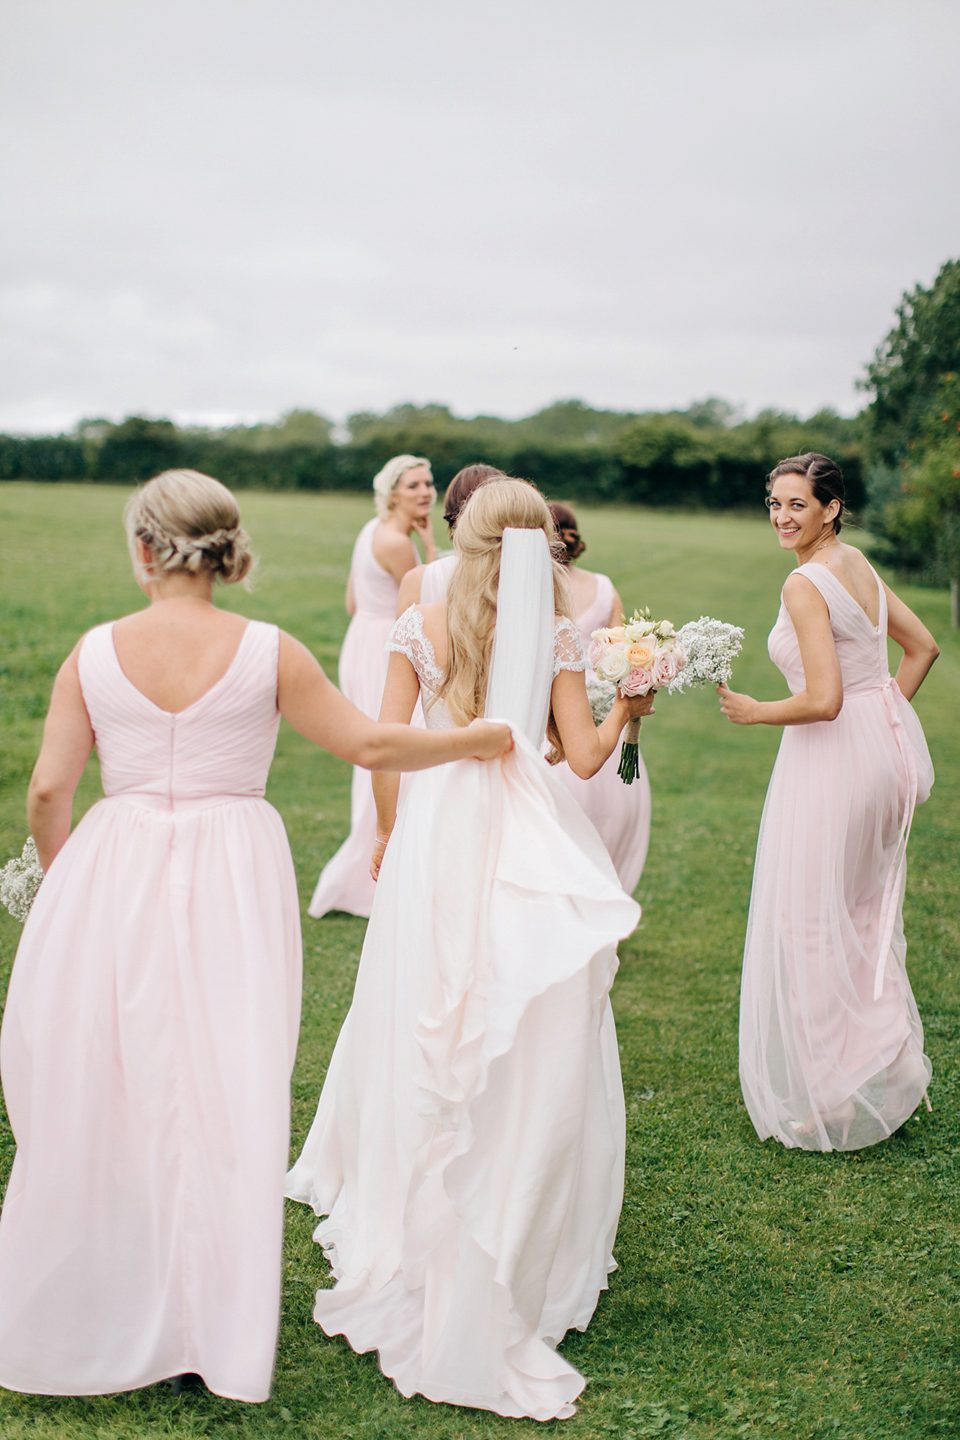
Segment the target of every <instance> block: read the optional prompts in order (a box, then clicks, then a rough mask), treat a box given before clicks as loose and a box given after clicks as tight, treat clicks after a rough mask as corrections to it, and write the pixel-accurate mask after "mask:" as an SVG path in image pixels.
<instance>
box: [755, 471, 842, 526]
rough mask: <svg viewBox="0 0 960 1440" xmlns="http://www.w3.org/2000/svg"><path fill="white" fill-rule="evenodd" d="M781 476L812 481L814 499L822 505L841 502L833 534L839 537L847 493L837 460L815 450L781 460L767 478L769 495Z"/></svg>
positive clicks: (834, 522)
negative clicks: (794, 476) (801, 476)
mask: <svg viewBox="0 0 960 1440" xmlns="http://www.w3.org/2000/svg"><path fill="white" fill-rule="evenodd" d="M781 475H803V476H804V478H805V479H807V480H809V481H810V488H811V489H812V491H813V494H814V498H815V499H816V500H819V501H820V504H821V505H829V504H830V501H831V500H839V502H840V509H839V510H838V511H837V514H836V516H835V518H834V521H833V533H834V534H835V535H839V534H840V528H841V526H842V524H843V517H844V515H845V514H846V509H845V506H844V497H845V494H846V492H845V490H844V485H843V474H842V473H841V470H840V466H839V465H838V464H837V462H836V460H831V459H830V457H829V456H828V455H818V454H817V453H816V451H815V450H809V451H808V452H807V454H806V455H791V456H789V457H788V458H787V459H786V460H781V461H780V463H779V465H775V466H774V467H773V469H772V470H771V471H770V474H769V475H768V476H767V494H768V495H769V494H770V490H771V488H772V486H773V482H774V480H779V478H780V476H781Z"/></svg>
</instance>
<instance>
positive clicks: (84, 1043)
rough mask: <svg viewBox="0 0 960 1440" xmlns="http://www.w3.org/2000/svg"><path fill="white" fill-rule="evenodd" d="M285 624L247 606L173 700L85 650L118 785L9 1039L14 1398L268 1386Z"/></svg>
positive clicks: (0, 1357)
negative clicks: (180, 1379)
mask: <svg viewBox="0 0 960 1440" xmlns="http://www.w3.org/2000/svg"><path fill="white" fill-rule="evenodd" d="M278 635H279V632H278V631H277V629H276V627H275V626H272V625H264V624H259V623H257V622H250V623H249V624H248V625H247V628H246V630H245V631H244V633H243V637H242V640H241V642H240V646H239V649H238V651H237V654H236V656H235V658H234V660H233V663H232V664H231V666H230V668H229V670H228V671H227V673H226V674H225V675H224V676H223V678H222V679H221V680H220V681H219V682H218V683H217V684H216V685H214V686H213V688H212V689H211V690H209V691H208V692H207V693H206V694H205V695H204V696H202V697H201V699H199V700H198V701H196V703H195V704H193V705H190V706H189V707H188V708H187V709H186V710H183V711H181V712H180V713H179V714H169V713H168V712H166V711H164V710H161V709H159V708H158V707H157V706H156V705H154V704H153V703H152V701H150V700H148V699H147V698H146V696H144V695H143V694H142V693H141V692H140V691H139V690H137V689H136V688H135V687H134V686H133V685H132V684H131V682H130V681H129V680H127V678H126V676H125V675H124V673H123V671H122V670H121V668H120V664H119V661H118V659H117V655H116V651H115V649H114V645H113V626H112V625H102V626H100V627H98V628H97V629H95V630H92V631H91V632H90V634H88V635H87V637H86V639H85V640H84V642H83V645H82V648H81V650H80V661H79V668H80V683H81V687H82V691H83V698H84V702H85V704H86V707H87V711H88V713H89V715H90V720H91V723H92V725H93V730H94V734H95V737H96V744H97V751H98V754H99V757H100V769H101V776H102V781H103V789H104V792H105V795H106V798H105V799H103V800H101V801H99V803H98V804H96V805H94V806H93V808H92V809H91V810H89V811H88V812H87V814H86V815H85V816H84V817H83V819H82V820H81V821H80V823H79V825H77V827H76V829H75V830H74V831H73V833H72V835H71V836H70V838H69V839H68V841H67V843H66V844H65V845H64V847H63V849H62V850H61V851H60V853H59V854H58V856H57V858H56V859H55V860H54V862H53V864H52V865H51V867H50V869H49V872H48V873H47V875H46V877H45V879H44V881H43V884H42V885H41V887H40V891H39V893H38V895H37V898H36V900H35V902H34V905H33V909H32V910H31V912H30V916H29V918H28V920H27V923H26V925H25V927H24V931H23V938H22V941H21V944H20V948H19V951H18V953H17V958H16V962H15V964H14V968H13V975H12V978H11V981H10V989H9V994H8V998H7V1006H6V1012H5V1015H4V1020H3V1032H2V1040H0V1064H2V1072H3V1088H4V1094H5V1097H6V1102H7V1108H8V1111H9V1114H10V1122H11V1125H12V1127H13V1132H14V1135H15V1138H16V1142H17V1154H16V1159H15V1161H14V1166H13V1173H12V1175H11V1177H10V1183H9V1186H8V1188H7V1194H6V1199H5V1201H4V1206H3V1214H2V1218H0V1385H3V1386H5V1387H6V1388H7V1389H11V1390H22V1391H27V1392H30V1393H33V1394H53V1395H92V1394H104V1393H110V1392H113V1391H118V1390H130V1389H133V1388H135V1387H137V1386H141V1385H149V1384H152V1383H153V1382H155V1381H158V1380H162V1379H164V1378H165V1377H167V1376H172V1375H177V1374H181V1373H183V1372H189V1371H193V1372H196V1373H199V1374H200V1375H202V1377H203V1379H204V1380H205V1381H206V1383H207V1385H208V1386H209V1388H210V1389H211V1390H213V1391H215V1392H216V1393H217V1394H219V1395H224V1396H228V1397H230V1398H232V1399H235V1400H247V1401H261V1400H265V1399H266V1398H267V1396H268V1394H269V1391H270V1378H271V1372H272V1369H273V1360H274V1352H275V1348H276V1339H277V1329H278V1324H279V1313H280V1282H281V1247H282V1237H283V1201H282V1195H283V1185H284V1172H285V1169H286V1164H287V1153H288V1143H289V1083H290V1071H291V1068H292V1065H293V1059H294V1053H295V1049H296V1043H297V1031H298V1025H299V1014H300V969H301V951H300V919H299V906H298V902H297V890H296V883H295V879H294V872H293V864H292V860H291V856H290V849H289V846H288V843H287V837H286V834H285V831H284V828H283V823H282V821H281V819H280V817H279V815H278V814H277V812H276V811H275V810H274V809H273V808H272V806H270V805H268V804H267V803H266V801H265V800H264V798H263V796H264V785H265V782H266V778H267V771H268V770H269V767H270V761H271V758H272V756H273V749H274V744H275V741H276V735H277V726H278V724H279V714H278V711H277V660H278V646H279V641H278Z"/></svg>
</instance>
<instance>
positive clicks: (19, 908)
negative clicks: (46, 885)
mask: <svg viewBox="0 0 960 1440" xmlns="http://www.w3.org/2000/svg"><path fill="white" fill-rule="evenodd" d="M42 879H43V870H42V869H41V868H40V858H39V856H38V855H37V847H36V845H35V844H34V843H33V836H32V835H31V836H30V837H29V839H28V840H27V843H26V845H24V847H23V854H22V855H21V856H20V858H19V860H16V859H15V860H8V861H7V863H6V865H4V867H3V869H2V870H0V902H2V903H3V904H4V905H6V907H7V909H8V910H9V911H10V914H11V915H12V916H13V917H14V919H15V920H26V918H27V916H28V915H29V914H30V906H31V905H32V904H33V897H34V896H35V895H36V893H37V891H38V890H39V889H40V881H41V880H42Z"/></svg>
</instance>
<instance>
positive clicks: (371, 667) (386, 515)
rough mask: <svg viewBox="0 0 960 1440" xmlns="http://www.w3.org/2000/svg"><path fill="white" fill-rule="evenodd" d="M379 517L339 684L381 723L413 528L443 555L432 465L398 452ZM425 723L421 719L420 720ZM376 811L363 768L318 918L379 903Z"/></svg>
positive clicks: (350, 599)
mask: <svg viewBox="0 0 960 1440" xmlns="http://www.w3.org/2000/svg"><path fill="white" fill-rule="evenodd" d="M373 488H374V495H375V498H376V502H377V514H376V515H375V516H374V518H373V519H372V520H368V521H367V523H366V525H364V527H363V529H362V530H361V531H360V534H359V535H358V536H357V540H356V544H355V545H354V547H353V556H352V558H351V561H350V576H349V579H348V581H347V611H348V613H349V614H350V617H351V618H350V624H349V625H348V626H347V633H346V635H345V636H344V640H343V647H342V649H341V651H340V670H339V680H340V689H341V690H342V691H343V694H344V695H346V697H347V699H348V700H349V701H350V702H351V703H352V704H353V705H356V707H357V709H358V710H362V711H363V713H364V715H369V716H370V718H371V719H372V720H375V719H376V718H377V716H378V714H379V713H380V700H381V698H382V696H383V687H384V684H385V683H386V679H387V662H388V659H389V656H388V654H387V649H386V645H387V640H388V639H389V636H390V631H391V629H392V627H393V622H394V620H395V619H396V613H397V594H398V591H399V587H400V581H401V579H402V578H403V576H404V575H405V574H406V573H407V572H408V571H409V570H412V569H413V568H414V566H416V565H417V564H418V563H419V561H418V556H417V552H416V550H415V549H414V546H413V541H412V540H411V539H410V535H411V532H414V531H415V532H416V533H417V534H418V535H420V537H421V538H422V540H423V542H424V547H425V549H426V553H427V558H428V559H429V560H433V559H435V557H436V547H435V545H434V542H433V534H432V531H431V529H430V508H431V506H432V505H433V502H434V500H435V499H436V491H435V490H434V488H433V481H432V478H431V473H430V463H429V461H427V460H423V459H421V458H420V457H419V456H417V455H396V456H394V458H393V459H392V460H389V461H388V462H387V464H386V465H385V466H384V467H383V469H382V470H381V471H379V473H378V474H377V475H376V477H375V478H374V482H373ZM421 723H422V720H421ZM376 829H377V815H376V806H375V805H374V803H373V791H372V790H371V788H370V776H369V775H368V774H367V772H366V771H365V770H363V769H360V768H356V769H355V770H354V772H353V776H352V778H351V781H350V833H349V835H348V836H347V838H346V840H345V841H344V842H343V844H342V845H341V846H340V849H339V850H338V851H337V852H336V854H335V855H333V856H332V858H331V859H330V860H328V861H327V863H326V865H325V866H324V867H323V869H322V870H321V872H320V878H319V880H318V881H317V885H316V889H315V890H314V892H313V898H312V899H311V901H310V905H309V908H308V913H309V914H310V915H312V916H313V918H314V919H315V920H319V919H320V918H321V916H323V915H326V914H327V912H328V911H330V910H344V911H346V912H347V913H348V914H350V915H360V916H362V917H364V918H366V917H367V916H368V915H369V914H370V907H371V905H372V904H373V881H372V880H371V878H370V851H371V850H372V848H373V842H374V840H375V839H376Z"/></svg>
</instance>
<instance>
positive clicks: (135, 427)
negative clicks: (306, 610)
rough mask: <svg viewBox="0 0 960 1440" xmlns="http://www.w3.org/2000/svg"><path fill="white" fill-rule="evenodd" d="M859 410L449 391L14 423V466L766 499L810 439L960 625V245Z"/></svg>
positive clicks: (882, 357) (140, 476)
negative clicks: (499, 475)
mask: <svg viewBox="0 0 960 1440" xmlns="http://www.w3.org/2000/svg"><path fill="white" fill-rule="evenodd" d="M895 314H896V323H895V325H894V326H893V328H892V329H891V330H890V332H889V333H888V334H887V335H886V336H885V338H884V339H883V340H882V341H881V343H880V344H879V345H878V346H877V349H876V351H875V354H874V356H873V359H872V361H871V362H870V363H869V364H868V365H867V367H866V371H865V375H864V378H863V380H862V382H861V388H862V389H863V391H864V392H865V394H866V396H867V403H866V405H865V407H864V409H863V410H862V411H861V412H860V414H859V415H857V416H854V417H852V418H847V417H843V416H840V415H838V414H837V413H836V412H835V411H833V410H821V411H820V412H818V413H817V414H816V415H812V416H810V417H808V418H806V419H801V418H800V417H798V416H796V415H790V414H785V413H783V412H780V411H775V410H765V411H762V412H761V413H760V414H759V415H756V416H754V417H753V418H746V417H744V416H743V415H741V414H739V413H738V412H737V411H736V410H735V409H734V407H733V406H731V405H729V404H727V403H726V402H725V401H722V400H716V399H710V400H704V401H701V402H699V403H697V404H695V405H691V406H689V407H688V408H687V409H685V410H671V411H666V412H643V413H637V412H628V411H614V410H596V409H591V408H590V407H589V406H587V405H584V404H582V403H581V402H580V401H577V400H568V401H563V402H560V403H558V404H555V405H550V406H548V407H547V408H546V409H544V410H540V411H538V412H537V413H536V414H534V415H529V416H526V417H524V418H523V419H520V420H503V419H499V418H497V417H496V416H489V415H480V416H476V417H475V418H473V419H463V418H461V417H459V416H455V415H453V414H451V412H450V411H449V410H448V409H447V408H446V407H445V406H443V405H424V406H415V405H399V406H396V407H394V408H393V409H391V410H388V411H387V412H386V413H385V414H382V415H378V414H373V413H370V412H362V413H359V414H356V415H352V416H350V418H349V420H348V421H347V422H346V424H345V425H343V426H335V425H334V424H333V423H332V422H331V421H330V420H328V419H327V418H326V417H324V416H322V415H318V414H315V413H314V412H312V411H308V410H293V411H290V413H289V414H287V415H285V416H283V418H282V419H281V420H279V421H277V422H276V423H275V424H261V425H249V426H245V425H235V426H231V427H227V428H224V429H220V430H214V429H202V428H197V427H178V426H176V425H174V424H173V423H172V422H171V421H170V420H157V419H150V418H147V417H145V416H139V415H134V416H130V417H129V418H128V419H126V420H124V421H122V422H121V423H120V424H113V423H111V422H109V421H107V420H87V421H84V422H82V423H81V424H80V425H79V426H77V428H76V430H75V431H73V432H72V433H71V434H69V435H54V436H49V435H48V436H16V435H0V480H15V479H24V480H39V481H61V480H83V481H93V482H98V483H104V484H112V483H117V484H125V485H129V484H131V483H135V482H137V481H140V480H145V479H147V478H148V477H149V476H151V475H155V474H156V473H157V472H158V471H160V470H165V469H170V468H172V467H174V466H181V465H184V466H191V467H193V468H195V469H198V470H206V471H208V472H209V473H211V474H213V475H216V476H218V478H219V479H221V480H223V481H224V482H225V483H226V484H227V485H230V486H231V487H232V488H236V489H243V488H245V487H257V488H261V489H271V490H357V491H366V490H368V489H369V486H370V481H371V479H372V477H373V475H374V474H375V473H376V471H377V470H379V469H380V467H381V465H383V464H384V462H385V461H386V460H388V459H389V458H390V456H391V455H396V454H400V453H410V454H414V455H423V456H426V457H427V458H428V459H429V460H430V461H431V463H432V465H433V470H434V474H435V476H436V479H437V483H438V484H439V485H441V486H443V485H445V484H446V483H447V482H448V481H449V480H450V478H451V477H452V476H453V475H454V474H455V473H456V471H457V470H459V469H461V468H462V467H463V466H464V465H469V464H471V463H473V462H475V461H478V460H484V461H486V462H487V463H489V464H492V465H496V466H498V467H499V468H500V469H502V470H504V471H505V472H506V473H507V474H510V475H519V476H523V477H524V478H525V479H528V480H532V481H533V482H534V484H536V485H539V486H540V488H541V489H543V490H544V491H545V492H546V493H548V494H550V495H552V496H558V497H559V496H561V495H562V496H564V497H566V498H568V499H571V500H582V501H619V502H622V503H628V504H630V503H636V504H643V505H663V506H691V507H693V506H698V507H699V506H712V507H717V508H723V509H737V508H743V507H753V506H756V505H757V504H758V503H759V501H760V500H761V498H762V495H763V480H764V476H765V474H766V473H767V472H768V471H769V470H771V469H772V468H773V466H774V465H775V464H776V463H777V461H778V460H781V459H783V458H784V456H787V455H797V454H802V453H804V452H805V451H808V450H818V451H822V452H824V453H826V454H828V455H831V456H833V458H834V459H836V460H837V461H839V463H840V465H841V467H842V469H843V471H844V476H845V479H846V484H847V499H848V504H849V507H850V508H851V509H852V510H853V512H854V515H855V516H857V517H858V518H860V519H861V521H862V523H863V524H864V525H865V526H866V528H867V529H868V530H869V532H870V537H871V543H872V545H873V553H874V554H875V555H876V556H877V557H878V558H879V559H881V560H884V561H886V562H887V563H889V564H891V565H893V566H894V567H895V568H897V569H898V570H899V571H900V572H901V573H905V574H906V575H907V576H909V577H910V578H914V579H918V580H921V581H924V582H926V583H929V584H933V585H945V584H946V585H949V586H950V590H951V610H952V620H953V624H954V625H955V626H956V625H958V624H960V260H949V261H947V262H946V264H945V265H943V267H942V268H941V270H940V273H939V274H938V275H937V277H936V279H935V281H934V282H933V284H932V285H931V286H930V287H924V286H923V285H917V286H915V287H914V289H913V290H911V291H908V292H905V293H904V295H903V297H902V299H901V302H900V305H899V306H898V308H897V310H896V312H895Z"/></svg>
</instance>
